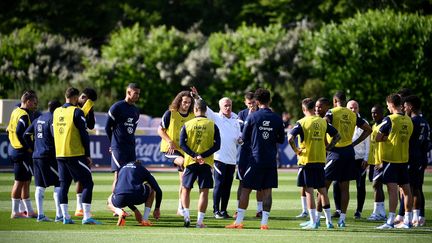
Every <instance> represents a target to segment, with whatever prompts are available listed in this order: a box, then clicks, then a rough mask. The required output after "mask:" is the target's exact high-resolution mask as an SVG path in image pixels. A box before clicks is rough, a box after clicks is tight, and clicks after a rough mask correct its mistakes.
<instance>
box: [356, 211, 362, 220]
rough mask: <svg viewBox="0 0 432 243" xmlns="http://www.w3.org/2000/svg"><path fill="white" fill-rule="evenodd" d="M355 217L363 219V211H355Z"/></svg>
mask: <svg viewBox="0 0 432 243" xmlns="http://www.w3.org/2000/svg"><path fill="white" fill-rule="evenodd" d="M354 218H355V219H361V213H360V212H358V211H357V212H355V214H354Z"/></svg>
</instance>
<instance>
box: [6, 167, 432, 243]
mask: <svg viewBox="0 0 432 243" xmlns="http://www.w3.org/2000/svg"><path fill="white" fill-rule="evenodd" d="M153 175H154V176H155V177H156V179H157V180H158V182H159V184H160V185H161V188H162V190H163V193H164V195H163V200H162V206H161V219H160V220H159V221H158V222H155V221H154V220H152V221H153V222H155V225H154V226H153V227H139V226H138V225H137V224H136V222H135V220H134V219H133V217H129V218H128V219H127V223H126V226H125V227H121V228H120V227H117V226H116V225H115V224H116V221H117V220H116V218H114V217H112V214H111V213H110V212H109V211H108V210H107V208H106V198H107V197H108V195H109V193H110V190H111V182H112V174H110V173H95V174H94V181H95V188H94V194H93V203H92V212H93V214H94V215H95V216H94V217H95V218H96V219H98V220H100V221H102V223H103V225H84V226H83V225H81V224H80V220H79V219H78V218H77V217H73V219H74V220H75V222H76V223H78V224H75V225H63V224H61V223H37V222H36V220H35V219H14V220H11V219H10V218H9V217H10V207H11V202H10V189H11V185H12V182H13V174H11V173H0V185H1V186H0V241H1V242H60V241H61V242H125V241H128V242H144V241H145V242H246V241H248V242H288V241H289V242H299V241H304V242H312V241H317V242H350V243H354V242H362V243H365V242H367V243H369V242H386V243H389V242H392V243H394V242H415V243H417V242H432V228H431V227H430V226H431V225H432V221H431V220H429V221H427V223H426V225H427V227H422V228H413V229H409V230H399V229H392V230H384V231H382V230H376V229H375V226H377V225H379V223H376V222H368V221H366V219H360V220H354V219H353V214H354V209H355V206H356V200H355V193H354V192H355V187H354V184H351V191H352V192H351V196H350V197H351V200H350V204H349V209H348V213H347V227H346V228H345V229H338V228H335V229H333V230H327V229H326V228H325V227H321V228H319V229H318V230H312V231H306V230H301V229H300V227H299V226H298V225H299V223H301V222H303V221H304V220H302V219H295V215H297V214H298V213H299V212H300V209H299V208H300V199H299V192H298V191H299V189H298V188H297V187H296V186H295V184H296V173H295V172H293V171H291V172H286V171H284V172H281V173H279V188H278V189H276V190H274V193H273V208H272V211H271V214H270V221H269V226H270V230H269V231H261V230H259V224H260V220H259V219H256V218H255V217H254V215H255V209H256V200H255V198H254V197H255V194H254V193H253V194H251V203H250V206H249V210H248V211H247V214H246V219H245V222H244V223H245V229H243V230H228V229H224V226H225V225H227V224H229V223H231V222H232V220H216V219H214V218H213V217H212V200H211V199H210V200H209V207H208V210H207V216H206V219H205V220H204V222H205V224H206V225H207V226H208V228H206V229H196V228H192V227H191V228H187V229H186V228H184V227H183V219H182V218H181V217H179V216H176V215H175V213H176V209H177V202H178V201H177V200H178V199H177V188H178V179H177V173H169V172H167V173H153ZM234 183H235V184H234V185H233V190H232V194H231V199H232V200H231V202H230V205H229V210H230V213H233V212H234V211H235V203H236V200H235V190H234V188H237V181H235V182H234ZM366 190H367V198H366V203H365V208H364V210H363V215H362V216H363V218H365V217H367V216H369V215H370V213H371V211H372V205H373V203H372V193H371V190H372V189H371V185H370V183H368V184H367V189H366ZM424 191H425V197H426V208H427V209H426V215H427V217H429V219H431V217H432V216H431V215H432V206H431V205H432V200H431V199H432V174H430V173H429V174H426V178H425V185H424ZM31 193H32V198H33V197H34V196H33V194H34V187H33V186H32V188H31ZM330 196H331V197H332V195H330ZM191 198H192V201H191V214H192V215H191V216H192V222H194V220H196V214H197V213H196V208H197V199H198V194H197V189H196V188H195V189H193V193H192V195H191ZM331 201H332V200H331ZM33 206H34V207H35V203H34V201H33ZM332 206H333V205H332ZM386 207H387V205H386ZM139 208H140V210H142V206H140V207H139ZM69 209H70V211H71V213H73V211H72V210H75V187H74V186H72V187H71V192H70V193H69ZM45 210H46V214H47V216H48V217H50V218H54V216H55V212H54V203H53V199H52V188H49V189H48V190H47V191H46V193H45ZM335 222H336V220H334V223H335ZM193 225H194V224H193Z"/></svg>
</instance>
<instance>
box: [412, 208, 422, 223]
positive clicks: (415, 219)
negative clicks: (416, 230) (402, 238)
mask: <svg viewBox="0 0 432 243" xmlns="http://www.w3.org/2000/svg"><path fill="white" fill-rule="evenodd" d="M419 219H420V210H419V209H414V210H413V219H412V222H418V221H419Z"/></svg>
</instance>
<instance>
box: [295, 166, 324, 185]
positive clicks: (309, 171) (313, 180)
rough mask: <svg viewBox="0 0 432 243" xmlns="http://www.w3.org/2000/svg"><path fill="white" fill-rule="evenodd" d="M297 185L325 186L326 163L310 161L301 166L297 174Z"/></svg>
mask: <svg viewBox="0 0 432 243" xmlns="http://www.w3.org/2000/svg"><path fill="white" fill-rule="evenodd" d="M297 186H299V187H312V188H314V189H319V188H325V172H324V163H310V164H306V165H305V166H302V167H300V168H299V170H298V174H297Z"/></svg>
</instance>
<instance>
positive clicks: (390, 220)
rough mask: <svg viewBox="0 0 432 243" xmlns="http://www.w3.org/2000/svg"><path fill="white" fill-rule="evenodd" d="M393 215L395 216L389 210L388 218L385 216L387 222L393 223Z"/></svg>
mask: <svg viewBox="0 0 432 243" xmlns="http://www.w3.org/2000/svg"><path fill="white" fill-rule="evenodd" d="M395 216H396V214H395V213H391V212H389V214H388V218H387V224H389V225H393V224H394V220H395Z"/></svg>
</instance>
